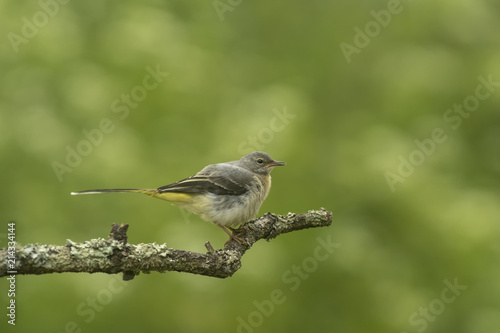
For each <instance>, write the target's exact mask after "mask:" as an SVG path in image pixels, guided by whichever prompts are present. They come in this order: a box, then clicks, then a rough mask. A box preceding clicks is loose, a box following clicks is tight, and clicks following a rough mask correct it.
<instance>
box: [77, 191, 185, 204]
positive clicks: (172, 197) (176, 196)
mask: <svg viewBox="0 0 500 333" xmlns="http://www.w3.org/2000/svg"><path fill="white" fill-rule="evenodd" d="M101 193H142V194H146V195H149V196H150V197H153V198H158V199H162V200H166V201H169V202H171V203H173V204H177V205H182V204H185V203H188V202H191V200H192V198H193V196H194V194H193V193H176V192H159V191H158V190H157V189H156V188H154V189H131V188H129V189H120V188H116V189H102V190H86V191H78V192H71V195H82V194H101Z"/></svg>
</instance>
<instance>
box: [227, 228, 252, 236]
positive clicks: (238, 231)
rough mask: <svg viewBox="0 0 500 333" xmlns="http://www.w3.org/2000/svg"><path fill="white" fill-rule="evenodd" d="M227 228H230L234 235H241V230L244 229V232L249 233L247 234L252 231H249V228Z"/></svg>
mask: <svg viewBox="0 0 500 333" xmlns="http://www.w3.org/2000/svg"><path fill="white" fill-rule="evenodd" d="M227 228H228V229H229V230H231V232H232V233H233V234H235V233H236V234H238V233H240V232H241V230H240V229H243V231H247V232H248V231H250V230H248V228H247V227H239V228H231V227H229V226H228V227H227Z"/></svg>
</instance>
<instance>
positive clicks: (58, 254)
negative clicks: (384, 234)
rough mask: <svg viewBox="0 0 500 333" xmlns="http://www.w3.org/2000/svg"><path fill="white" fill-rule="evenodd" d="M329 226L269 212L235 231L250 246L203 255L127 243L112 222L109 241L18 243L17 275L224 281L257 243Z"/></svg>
mask: <svg viewBox="0 0 500 333" xmlns="http://www.w3.org/2000/svg"><path fill="white" fill-rule="evenodd" d="M331 223H332V213H331V212H329V211H326V210H324V209H321V210H316V211H309V212H308V213H306V214H293V213H288V215H275V214H271V213H267V214H265V215H263V216H262V217H260V218H258V219H256V220H252V221H249V222H247V223H245V224H244V225H242V226H241V227H240V228H239V229H238V230H237V232H238V237H239V238H242V239H244V240H245V241H247V242H248V244H249V245H250V246H246V245H244V244H242V243H241V242H238V241H236V240H230V241H229V242H228V243H227V245H226V246H225V247H224V249H220V250H214V249H213V247H212V246H211V245H210V243H208V242H207V243H208V244H206V247H207V250H208V252H207V253H196V252H190V251H182V250H174V249H169V248H167V246H166V244H161V245H160V244H157V243H151V244H137V245H134V244H129V243H127V229H128V225H127V224H122V225H120V226H119V225H117V224H113V225H112V227H111V233H110V235H109V237H108V239H103V238H97V239H92V240H89V241H85V242H83V243H76V242H73V241H71V240H69V239H68V240H66V245H64V246H60V245H40V244H29V245H25V246H20V245H17V246H16V253H15V258H16V260H15V269H14V270H15V271H16V272H17V273H16V274H48V273H64V272H74V273H83V272H86V273H98V272H99V273H108V274H116V273H123V279H124V280H131V279H133V278H134V276H135V275H139V273H140V272H143V273H149V272H152V271H156V272H165V271H177V272H186V273H193V274H201V275H206V276H212V277H218V278H226V277H230V276H232V275H233V274H234V273H235V272H236V271H237V270H238V269H240V268H241V257H242V256H243V254H245V252H246V251H247V250H248V249H249V248H250V247H251V246H252V245H253V244H254V243H255V242H257V241H258V240H260V239H266V240H270V239H272V238H275V237H277V236H278V235H281V234H284V233H287V232H292V231H296V230H301V229H307V228H316V227H326V226H329V225H331ZM7 256H8V251H7V249H6V248H5V249H0V277H2V276H6V275H9V274H8V273H7V270H8V269H7ZM9 270H10V271H12V270H13V269H12V268H9Z"/></svg>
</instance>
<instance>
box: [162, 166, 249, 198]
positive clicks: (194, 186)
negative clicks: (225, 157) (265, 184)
mask: <svg viewBox="0 0 500 333" xmlns="http://www.w3.org/2000/svg"><path fill="white" fill-rule="evenodd" d="M252 180H253V177H252V174H251V173H250V172H249V171H248V170H245V169H242V168H240V167H237V166H233V165H228V164H214V165H210V166H208V167H206V168H204V169H203V170H202V171H200V172H199V173H197V174H196V175H194V176H192V177H189V178H186V179H183V180H180V181H178V182H176V183H173V184H169V185H165V186H162V187H159V188H158V192H159V193H165V192H175V193H193V194H197V193H207V192H209V193H214V194H219V195H241V194H244V193H246V192H247V191H248V185H249V184H250V182H251V181H252Z"/></svg>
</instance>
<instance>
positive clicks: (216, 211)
mask: <svg viewBox="0 0 500 333" xmlns="http://www.w3.org/2000/svg"><path fill="white" fill-rule="evenodd" d="M282 165H285V162H279V161H275V160H274V159H272V158H271V156H269V155H268V154H266V153H264V152H260V151H255V152H253V153H250V154H248V155H245V156H243V157H242V158H241V159H240V160H238V161H231V162H225V163H218V164H210V165H208V166H206V167H204V168H203V169H202V170H201V171H200V172H198V173H197V174H196V175H194V176H192V177H189V178H186V179H183V180H180V181H178V182H176V183H172V184H169V185H165V186H162V187H158V188H156V189H104V190H87V191H80V192H71V194H72V195H79V194H96V193H109V192H133V193H143V194H147V195H149V196H152V197H154V198H158V199H163V200H166V201H168V202H171V203H172V204H174V205H177V206H180V207H182V208H184V209H186V210H188V211H190V212H193V213H195V214H198V215H200V216H201V218H202V219H204V220H206V221H210V222H213V223H215V225H217V226H218V227H219V228H221V229H222V230H224V231H225V232H226V233H227V234H228V235H229V236H230V237H231V238H233V239H236V240H238V241H240V242H242V243H244V244H247V242H245V241H244V240H242V239H240V238H238V237H237V236H236V235H235V234H234V229H233V228H232V227H231V226H236V225H238V224H241V223H244V222H247V221H249V220H251V219H252V218H254V217H255V216H256V215H257V213H258V211H259V208H260V206H261V205H262V203H263V202H264V200H265V199H266V197H267V195H268V193H269V189H270V188H271V175H270V174H271V171H272V170H273V169H274V167H275V166H282ZM226 228H229V229H231V231H232V233H231V232H229V231H228V230H227V229H226Z"/></svg>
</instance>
